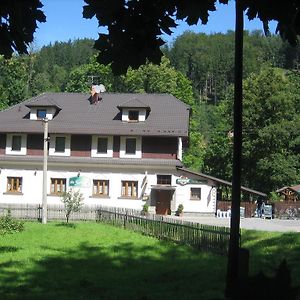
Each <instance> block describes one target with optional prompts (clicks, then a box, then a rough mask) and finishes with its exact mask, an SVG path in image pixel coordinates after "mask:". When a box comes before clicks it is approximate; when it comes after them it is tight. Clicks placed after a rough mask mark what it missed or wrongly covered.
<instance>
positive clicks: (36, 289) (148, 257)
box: [0, 222, 226, 300]
mask: <svg viewBox="0 0 300 300" xmlns="http://www.w3.org/2000/svg"><path fill="white" fill-rule="evenodd" d="M0 245H1V246H0V268H1V273H0V299H1V300H2V299H149V300H150V299H216V298H219V299H220V298H222V296H223V290H224V278H225V272H224V270H225V267H226V261H225V258H224V257H220V256H216V255H212V254H207V253H200V252H198V251H196V250H194V249H192V248H190V247H185V246H180V245H175V244H172V243H168V242H162V241H158V240H156V239H154V238H150V237H146V236H141V235H140V234H137V233H133V232H130V231H126V230H122V229H119V228H114V227H110V226H106V225H103V224H95V223H75V224H71V225H69V226H67V225H66V224H61V223H49V224H47V225H46V226H45V225H42V224H39V223H30V222H27V223H25V231H24V232H22V233H16V234H13V235H6V236H1V237H0Z"/></svg>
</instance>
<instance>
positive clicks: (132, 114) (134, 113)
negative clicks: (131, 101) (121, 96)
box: [128, 110, 139, 122]
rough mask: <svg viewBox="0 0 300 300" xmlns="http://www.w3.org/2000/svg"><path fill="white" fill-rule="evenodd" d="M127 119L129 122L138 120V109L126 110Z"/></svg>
mask: <svg viewBox="0 0 300 300" xmlns="http://www.w3.org/2000/svg"><path fill="white" fill-rule="evenodd" d="M128 121H129V122H138V121H139V111H138V110H129V111H128Z"/></svg>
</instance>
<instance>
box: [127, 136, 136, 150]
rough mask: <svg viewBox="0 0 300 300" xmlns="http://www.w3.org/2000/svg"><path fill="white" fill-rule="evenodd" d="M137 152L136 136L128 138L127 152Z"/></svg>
mask: <svg viewBox="0 0 300 300" xmlns="http://www.w3.org/2000/svg"><path fill="white" fill-rule="evenodd" d="M135 152H136V139H135V138H127V139H126V146H125V153H126V154H135Z"/></svg>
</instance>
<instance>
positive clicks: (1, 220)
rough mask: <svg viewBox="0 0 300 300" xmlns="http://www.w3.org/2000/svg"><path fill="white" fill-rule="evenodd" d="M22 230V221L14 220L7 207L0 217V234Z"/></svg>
mask: <svg viewBox="0 0 300 300" xmlns="http://www.w3.org/2000/svg"><path fill="white" fill-rule="evenodd" d="M23 230H24V222H21V221H17V220H15V219H14V218H13V217H12V215H11V211H10V210H9V209H8V210H7V213H6V215H5V216H4V217H0V235H4V234H9V233H16V232H20V231H23Z"/></svg>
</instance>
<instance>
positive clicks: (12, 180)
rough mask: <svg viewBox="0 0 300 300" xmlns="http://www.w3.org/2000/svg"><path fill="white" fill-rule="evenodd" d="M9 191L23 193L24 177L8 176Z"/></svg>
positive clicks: (7, 190)
mask: <svg viewBox="0 0 300 300" xmlns="http://www.w3.org/2000/svg"><path fill="white" fill-rule="evenodd" d="M6 192H7V193H22V177H7V189H6Z"/></svg>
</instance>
